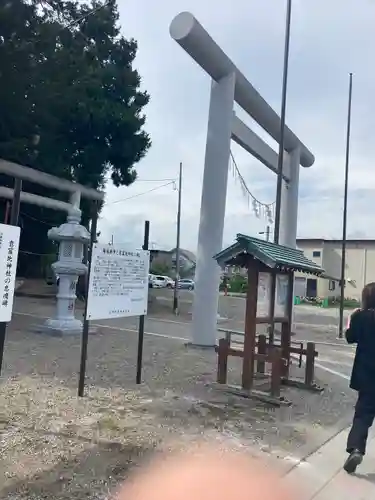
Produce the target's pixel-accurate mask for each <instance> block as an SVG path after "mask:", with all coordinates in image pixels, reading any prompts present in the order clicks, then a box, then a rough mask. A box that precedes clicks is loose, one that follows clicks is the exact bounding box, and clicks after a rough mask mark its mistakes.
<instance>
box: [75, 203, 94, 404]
mask: <svg viewBox="0 0 375 500" xmlns="http://www.w3.org/2000/svg"><path fill="white" fill-rule="evenodd" d="M97 229H98V207H97V206H96V205H95V208H94V211H93V216H92V219H91V232H90V248H89V254H88V262H87V264H88V271H87V281H86V302H85V315H84V318H83V329H82V341H81V363H80V366H79V381H78V396H79V397H81V398H82V397H83V395H84V392H85V375H86V361H87V344H88V341H89V326H90V324H89V320H88V319H87V304H88V293H89V292H88V288H89V282H90V274H91V262H92V251H93V248H94V244H95V242H96V233H97Z"/></svg>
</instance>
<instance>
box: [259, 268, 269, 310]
mask: <svg viewBox="0 0 375 500" xmlns="http://www.w3.org/2000/svg"><path fill="white" fill-rule="evenodd" d="M270 307H271V275H270V273H259V278H258V303H257V318H268V317H269V316H270Z"/></svg>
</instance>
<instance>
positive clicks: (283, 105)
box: [269, 0, 292, 343]
mask: <svg viewBox="0 0 375 500" xmlns="http://www.w3.org/2000/svg"><path fill="white" fill-rule="evenodd" d="M291 20H292V0H287V11H286V27H285V46H284V70H283V87H282V95H281V115H280V141H279V156H278V161H277V186H276V204H275V227H274V243H276V244H279V239H280V219H281V192H282V187H283V167H284V135H285V115H286V97H287V89H288V68H289V44H290V25H291ZM275 303H276V274H275V273H273V274H272V280H271V300H270V314H271V324H270V329H269V342H270V343H273V341H274V333H275V320H274V318H275Z"/></svg>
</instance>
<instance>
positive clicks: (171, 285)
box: [166, 276, 174, 288]
mask: <svg viewBox="0 0 375 500" xmlns="http://www.w3.org/2000/svg"><path fill="white" fill-rule="evenodd" d="M166 278H167V288H174V280H173V279H172V278H170V277H169V276H166Z"/></svg>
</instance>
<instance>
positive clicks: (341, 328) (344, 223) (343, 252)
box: [339, 73, 353, 339]
mask: <svg viewBox="0 0 375 500" xmlns="http://www.w3.org/2000/svg"><path fill="white" fill-rule="evenodd" d="M352 91H353V73H349V102H348V123H347V130H346V156H345V182H344V212H343V216H342V250H341V295H340V323H339V338H340V339H342V338H343V331H344V300H345V265H346V262H345V261H346V226H347V216H348V180H349V156H350V128H351V121H352Z"/></svg>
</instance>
